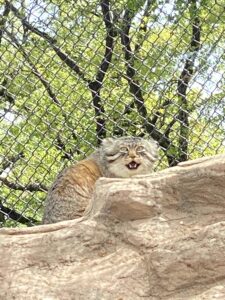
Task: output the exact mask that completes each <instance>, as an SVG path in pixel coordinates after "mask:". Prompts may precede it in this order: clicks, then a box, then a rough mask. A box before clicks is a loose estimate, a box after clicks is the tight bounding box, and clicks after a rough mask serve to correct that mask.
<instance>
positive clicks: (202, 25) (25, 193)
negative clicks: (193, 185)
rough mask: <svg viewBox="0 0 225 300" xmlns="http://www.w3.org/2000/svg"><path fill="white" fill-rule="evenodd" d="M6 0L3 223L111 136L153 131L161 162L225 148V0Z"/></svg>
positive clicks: (24, 212)
mask: <svg viewBox="0 0 225 300" xmlns="http://www.w3.org/2000/svg"><path fill="white" fill-rule="evenodd" d="M1 3H2V4H1V6H0V14H1V19H0V44H1V52H0V53H1V61H0V76H1V77H0V100H1V101H0V120H1V128H0V141H1V145H0V185H1V196H0V224H1V226H31V225H34V224H38V223H39V222H40V220H41V216H42V210H43V201H44V199H45V197H46V191H47V189H48V187H49V186H50V184H51V183H52V181H53V180H54V178H55V176H56V175H57V174H58V172H59V171H60V170H61V169H62V168H63V167H65V166H67V165H69V164H71V163H72V162H74V161H77V160H80V159H82V158H84V157H85V156H86V155H88V154H89V153H90V152H91V151H93V149H94V148H95V147H97V146H98V145H99V144H100V143H101V140H102V139H103V138H104V137H106V136H122V135H132V136H144V137H146V138H148V137H149V136H150V137H152V138H154V139H155V140H157V141H158V142H159V144H160V146H161V150H160V151H161V153H160V154H161V155H160V157H161V159H160V161H159V164H158V166H157V168H158V169H161V168H165V167H168V166H174V165H176V164H177V163H178V162H180V161H185V160H187V159H194V158H197V157H202V156H205V155H214V154H216V153H222V152H223V151H224V146H225V138H224V130H225V122H224V110H225V108H224V107H225V105H224V104H225V101H224V92H225V91H224V87H223V86H224V79H225V78H224V65H225V64H224V60H225V56H224V39H225V34H224V31H225V24H224V20H225V15H224V4H223V0H219V1H218V0H217V1H211V0H201V1H199V0H182V1H181V0H173V1H166V0H158V1H156V0H154V1H152V0H151V1H150V0H146V1H140V0H139V1H137V0H136V1H135V0H126V1H125V0H121V1H109V0H102V1H94V0H93V1H85V0H78V1H60V0H59V1H58V0H55V1H45V0H40V1H39V0H27V1H3V2H1Z"/></svg>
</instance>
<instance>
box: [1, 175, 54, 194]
mask: <svg viewBox="0 0 225 300" xmlns="http://www.w3.org/2000/svg"><path fill="white" fill-rule="evenodd" d="M0 181H1V182H2V183H3V184H4V185H6V186H7V187H9V188H10V189H13V190H17V191H30V192H43V193H44V192H47V191H48V188H47V187H46V186H45V185H44V184H42V183H31V184H27V185H22V184H20V183H14V182H10V181H9V180H8V179H7V178H5V177H0Z"/></svg>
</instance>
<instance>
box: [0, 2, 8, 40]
mask: <svg viewBox="0 0 225 300" xmlns="http://www.w3.org/2000/svg"><path fill="white" fill-rule="evenodd" d="M9 12H10V6H9V3H8V1H5V7H4V10H3V13H2V16H1V18H0V45H1V42H2V37H3V32H4V27H5V23H6V20H7V17H8V14H9Z"/></svg>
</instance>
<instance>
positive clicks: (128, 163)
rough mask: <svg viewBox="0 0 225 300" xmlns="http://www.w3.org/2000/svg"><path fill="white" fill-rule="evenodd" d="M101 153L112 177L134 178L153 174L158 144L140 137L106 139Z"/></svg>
mask: <svg viewBox="0 0 225 300" xmlns="http://www.w3.org/2000/svg"><path fill="white" fill-rule="evenodd" d="M101 150H102V151H101V153H102V155H103V159H104V163H105V164H106V167H107V171H108V172H109V175H110V177H122V178H126V177H132V176H134V175H141V174H148V173H151V172H152V168H153V164H154V162H155V161H156V160H157V159H158V144H157V142H155V141H154V140H152V139H149V140H145V139H143V138H140V137H121V138H106V139H104V140H103V142H102V146H101Z"/></svg>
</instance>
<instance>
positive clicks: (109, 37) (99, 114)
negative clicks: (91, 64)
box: [89, 0, 116, 144]
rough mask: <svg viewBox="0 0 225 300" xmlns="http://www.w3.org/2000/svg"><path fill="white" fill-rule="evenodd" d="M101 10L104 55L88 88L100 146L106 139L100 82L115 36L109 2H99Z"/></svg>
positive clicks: (109, 57) (110, 54)
mask: <svg viewBox="0 0 225 300" xmlns="http://www.w3.org/2000/svg"><path fill="white" fill-rule="evenodd" d="M101 9H102V14H103V20H104V23H105V28H106V38H105V53H104V57H103V59H102V61H101V63H100V66H99V68H98V72H97V74H96V80H95V81H94V82H90V83H89V88H90V90H91V93H92V98H93V106H94V109H95V117H96V133H97V142H98V144H100V143H101V140H102V139H103V138H104V137H106V129H105V119H104V117H103V115H104V113H105V109H104V106H103V104H102V101H101V97H100V90H101V87H102V82H103V80H104V78H105V74H106V72H107V71H108V68H109V65H110V63H111V60H112V54H113V48H114V37H115V36H116V32H115V30H114V25H113V23H112V20H111V18H110V3H109V0H102V1H101Z"/></svg>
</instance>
